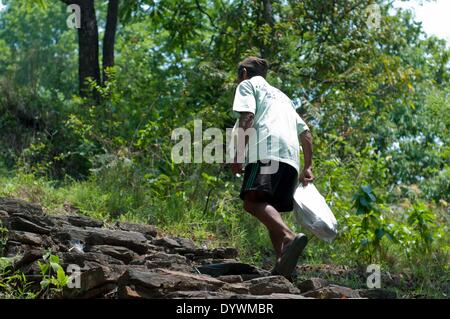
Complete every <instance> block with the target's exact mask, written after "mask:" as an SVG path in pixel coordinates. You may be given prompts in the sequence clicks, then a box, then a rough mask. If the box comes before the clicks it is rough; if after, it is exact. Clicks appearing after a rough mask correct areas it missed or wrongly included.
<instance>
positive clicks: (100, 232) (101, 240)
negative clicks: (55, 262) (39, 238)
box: [55, 226, 149, 254]
mask: <svg viewBox="0 0 450 319" xmlns="http://www.w3.org/2000/svg"><path fill="white" fill-rule="evenodd" d="M55 237H56V238H57V239H59V240H60V241H62V243H64V244H65V245H70V241H74V240H78V241H80V242H82V243H85V244H88V245H91V246H95V245H111V246H123V247H126V248H129V249H131V250H133V251H134V252H136V253H138V254H144V253H146V252H147V251H148V249H149V248H148V245H147V238H145V236H144V235H143V234H141V233H138V232H132V231H123V230H110V229H104V228H92V227H86V228H85V229H82V228H77V227H72V226H69V227H64V228H62V229H60V230H58V231H57V232H56V234H55Z"/></svg>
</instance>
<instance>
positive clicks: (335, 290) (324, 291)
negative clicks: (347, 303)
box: [302, 285, 361, 299]
mask: <svg viewBox="0 0 450 319" xmlns="http://www.w3.org/2000/svg"><path fill="white" fill-rule="evenodd" d="M302 296H305V297H312V298H318V299H334V298H339V299H347V298H361V296H360V295H359V293H358V291H356V290H353V289H351V288H348V287H342V286H337V285H329V286H327V287H322V288H319V289H316V290H312V291H308V292H306V293H303V294H302Z"/></svg>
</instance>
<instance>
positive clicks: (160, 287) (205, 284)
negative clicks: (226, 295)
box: [119, 269, 225, 298]
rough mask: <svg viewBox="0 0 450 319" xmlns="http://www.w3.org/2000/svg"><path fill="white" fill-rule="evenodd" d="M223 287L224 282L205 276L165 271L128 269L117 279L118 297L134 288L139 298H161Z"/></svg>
mask: <svg viewBox="0 0 450 319" xmlns="http://www.w3.org/2000/svg"><path fill="white" fill-rule="evenodd" d="M224 285H225V283H224V282H222V281H220V280H217V279H214V278H211V277H209V276H205V275H195V274H188V273H184V272H179V271H172V270H166V269H153V270H148V271H143V270H138V269H128V270H127V271H126V272H125V273H124V275H123V276H122V277H121V278H120V279H119V295H122V296H124V297H126V294H125V295H123V294H124V292H127V291H129V289H130V288H133V287H134V289H133V291H134V292H136V295H139V296H141V298H161V297H163V296H164V295H166V294H167V293H170V292H175V291H192V290H206V291H216V290H218V289H219V288H221V287H222V286H224ZM126 287H128V288H126Z"/></svg>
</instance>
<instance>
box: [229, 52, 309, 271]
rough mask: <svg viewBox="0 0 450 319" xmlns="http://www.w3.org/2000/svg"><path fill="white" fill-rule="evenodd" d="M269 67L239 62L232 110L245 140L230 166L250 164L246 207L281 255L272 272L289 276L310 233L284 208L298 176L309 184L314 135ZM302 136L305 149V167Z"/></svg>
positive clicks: (254, 61)
mask: <svg viewBox="0 0 450 319" xmlns="http://www.w3.org/2000/svg"><path fill="white" fill-rule="evenodd" d="M267 70H268V63H267V61H266V60H264V59H260V58H257V57H249V58H246V59H245V60H243V61H242V62H241V63H239V66H238V82H239V85H238V87H237V89H236V94H235V97H234V103H233V111H234V112H237V115H238V116H239V130H238V134H237V135H238V136H237V139H238V141H242V143H239V142H238V149H237V154H236V157H235V159H234V163H233V164H232V165H231V169H232V172H233V174H236V173H238V172H240V171H241V170H242V168H243V167H244V164H245V173H244V181H243V184H242V189H241V193H240V197H241V199H242V200H243V201H244V209H245V210H246V211H247V212H249V213H250V214H252V215H253V216H255V217H256V218H257V219H258V220H259V221H261V222H262V223H263V224H264V225H265V226H266V228H267V230H268V231H269V235H270V239H271V241H272V245H273V248H274V250H275V253H276V256H277V262H276V265H275V268H274V269H273V274H279V275H282V276H285V277H286V278H289V279H290V278H291V274H292V272H293V271H294V270H295V267H296V265H297V262H298V258H299V257H300V254H301V252H302V251H303V249H304V248H305V246H306V244H307V238H306V236H305V235H304V234H301V233H300V234H295V233H294V232H292V231H291V230H290V229H289V228H288V227H287V226H286V224H285V223H284V222H283V219H282V218H281V215H280V212H287V211H291V210H292V209H293V200H294V199H293V195H294V192H295V189H296V187H297V184H298V180H300V182H302V183H303V185H306V184H307V183H309V182H311V181H313V179H314V176H313V173H312V136H311V133H310V131H309V128H308V126H307V125H306V124H305V122H304V121H303V120H302V119H301V118H300V116H299V115H298V114H297V112H296V111H295V108H294V105H293V104H292V101H291V100H290V99H289V98H288V97H287V96H286V95H285V94H284V93H283V92H281V91H280V90H278V89H277V88H275V87H273V86H271V85H270V84H269V83H268V82H267V81H266V79H265V77H266V74H267ZM249 131H251V133H248V132H249ZM244 132H245V134H244ZM244 135H245V136H244ZM299 139H300V142H301V145H302V149H303V152H304V163H303V164H304V165H303V169H302V170H301V171H300V145H299ZM246 149H247V151H246ZM242 158H245V162H244V161H242V160H240V159H242Z"/></svg>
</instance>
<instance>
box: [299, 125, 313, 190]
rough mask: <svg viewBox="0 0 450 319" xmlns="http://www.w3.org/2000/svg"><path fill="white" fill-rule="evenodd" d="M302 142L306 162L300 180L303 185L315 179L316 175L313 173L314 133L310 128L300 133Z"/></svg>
mask: <svg viewBox="0 0 450 319" xmlns="http://www.w3.org/2000/svg"><path fill="white" fill-rule="evenodd" d="M300 143H301V145H302V149H303V159H304V164H303V170H302V172H301V173H300V178H299V180H300V182H301V183H302V184H303V186H306V185H307V184H308V183H311V182H312V181H313V180H314V175H313V173H312V156H313V145H312V135H311V132H310V131H309V130H305V131H303V132H302V133H301V134H300Z"/></svg>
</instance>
